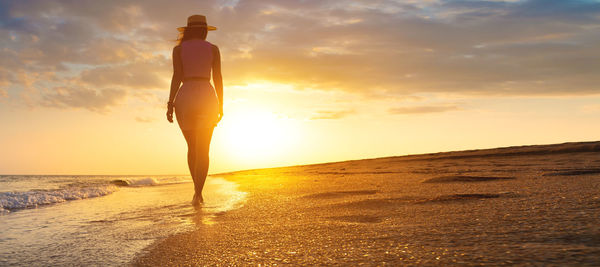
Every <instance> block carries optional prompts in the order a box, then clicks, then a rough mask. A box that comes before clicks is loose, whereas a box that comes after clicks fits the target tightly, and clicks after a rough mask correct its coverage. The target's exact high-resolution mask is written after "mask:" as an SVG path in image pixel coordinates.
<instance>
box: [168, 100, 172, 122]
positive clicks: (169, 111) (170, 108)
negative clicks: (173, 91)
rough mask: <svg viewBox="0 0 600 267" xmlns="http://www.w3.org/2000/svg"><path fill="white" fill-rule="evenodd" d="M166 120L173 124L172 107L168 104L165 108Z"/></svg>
mask: <svg viewBox="0 0 600 267" xmlns="http://www.w3.org/2000/svg"><path fill="white" fill-rule="evenodd" d="M167 120H168V121H169V122H170V123H173V105H172V104H169V105H168V108H167Z"/></svg>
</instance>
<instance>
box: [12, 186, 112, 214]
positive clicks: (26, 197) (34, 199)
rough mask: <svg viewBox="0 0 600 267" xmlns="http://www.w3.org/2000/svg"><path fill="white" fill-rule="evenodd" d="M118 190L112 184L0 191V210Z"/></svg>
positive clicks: (29, 206) (100, 194)
mask: <svg viewBox="0 0 600 267" xmlns="http://www.w3.org/2000/svg"><path fill="white" fill-rule="evenodd" d="M117 190H119V189H118V188H117V187H116V186H114V185H96V186H89V187H68V188H62V189H52V190H32V191H27V192H3V193H0V212H7V211H12V210H19V209H28V208H36V207H38V206H41V205H50V204H56V203H61V202H66V201H70V200H79V199H86V198H94V197H101V196H105V195H108V194H111V193H113V192H115V191H117Z"/></svg>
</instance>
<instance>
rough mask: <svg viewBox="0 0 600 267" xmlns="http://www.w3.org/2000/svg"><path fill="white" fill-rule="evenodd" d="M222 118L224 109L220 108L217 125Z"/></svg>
mask: <svg viewBox="0 0 600 267" xmlns="http://www.w3.org/2000/svg"><path fill="white" fill-rule="evenodd" d="M222 118H223V107H221V108H219V115H218V117H217V123H219V122H220V121H221V119H222Z"/></svg>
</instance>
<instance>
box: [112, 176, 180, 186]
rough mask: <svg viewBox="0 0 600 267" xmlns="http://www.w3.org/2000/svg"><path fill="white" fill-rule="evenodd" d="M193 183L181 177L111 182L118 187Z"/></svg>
mask: <svg viewBox="0 0 600 267" xmlns="http://www.w3.org/2000/svg"><path fill="white" fill-rule="evenodd" d="M188 182H191V180H189V179H185V178H180V177H171V178H162V179H156V178H152V177H148V178H125V179H116V180H112V181H110V183H111V184H113V185H116V186H136V187H137V186H153V185H167V184H179V183H188Z"/></svg>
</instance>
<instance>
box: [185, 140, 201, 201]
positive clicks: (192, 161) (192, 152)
mask: <svg viewBox="0 0 600 267" xmlns="http://www.w3.org/2000/svg"><path fill="white" fill-rule="evenodd" d="M182 132H183V136H184V137H185V141H186V142H187V145H188V153H187V160H188V167H189V169H190V174H191V175H192V180H193V181H194V197H193V198H192V205H199V204H200V203H201V202H202V199H201V198H202V192H201V191H198V189H197V186H196V184H198V177H197V176H196V146H197V140H196V131H195V130H182Z"/></svg>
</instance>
